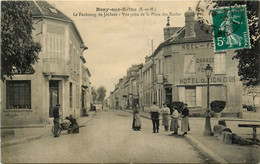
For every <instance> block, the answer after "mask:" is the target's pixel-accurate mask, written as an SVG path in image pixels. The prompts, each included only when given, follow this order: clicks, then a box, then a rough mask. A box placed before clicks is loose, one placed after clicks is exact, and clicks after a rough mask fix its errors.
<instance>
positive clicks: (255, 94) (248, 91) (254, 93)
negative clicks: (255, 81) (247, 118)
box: [243, 86, 260, 112]
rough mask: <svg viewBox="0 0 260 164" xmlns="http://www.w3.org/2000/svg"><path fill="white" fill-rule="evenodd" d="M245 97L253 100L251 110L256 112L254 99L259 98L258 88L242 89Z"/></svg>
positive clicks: (259, 87)
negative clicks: (247, 96)
mask: <svg viewBox="0 0 260 164" xmlns="http://www.w3.org/2000/svg"><path fill="white" fill-rule="evenodd" d="M243 91H244V93H245V94H246V95H249V96H251V97H252V99H253V110H254V112H256V107H255V98H257V97H259V96H260V86H246V87H244V88H243Z"/></svg>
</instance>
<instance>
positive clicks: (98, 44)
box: [49, 1, 198, 96]
mask: <svg viewBox="0 0 260 164" xmlns="http://www.w3.org/2000/svg"><path fill="white" fill-rule="evenodd" d="M49 2H50V3H51V4H53V5H55V7H56V8H57V9H58V10H60V11H61V12H63V13H64V14H65V15H66V16H68V17H69V18H70V19H72V20H73V21H74V23H75V25H76V26H77V28H78V30H79V33H80V35H81V37H82V39H83V41H84V43H85V45H86V46H87V47H88V50H86V51H84V54H83V55H84V57H85V59H86V62H87V63H86V66H87V67H88V68H89V70H90V73H91V78H90V81H91V85H92V86H94V87H95V88H96V89H97V88H98V87H99V86H104V87H105V88H106V90H107V96H108V95H109V92H110V91H113V90H114V88H115V84H116V83H118V81H119V79H120V78H122V77H123V76H125V75H126V71H127V69H128V68H129V67H131V65H133V64H141V63H144V61H145V56H150V55H151V53H152V50H155V49H156V48H157V47H158V45H159V44H160V43H161V42H163V40H164V37H163V28H164V27H165V26H166V23H167V14H168V15H169V14H171V15H170V24H171V26H172V27H182V26H184V21H185V19H184V13H185V12H186V11H187V10H188V8H189V7H191V9H192V10H193V11H195V7H196V5H197V3H198V2H197V1H181V2H180V1H73V2H72V1H49ZM97 8H100V9H103V10H104V9H106V8H109V9H111V8H113V9H115V8H116V9H117V8H125V9H127V11H111V10H109V11H107V12H106V11H97ZM151 8H152V10H151ZM123 12H124V14H125V15H124V14H123ZM104 13H106V14H105V16H104ZM107 14H112V15H113V16H111V15H108V16H107ZM127 14H129V15H127ZM131 14H132V16H131ZM152 40H153V41H152ZM152 42H153V45H152V44H151V43H152Z"/></svg>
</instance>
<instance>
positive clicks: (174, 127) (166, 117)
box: [132, 102, 190, 136]
mask: <svg viewBox="0 0 260 164" xmlns="http://www.w3.org/2000/svg"><path fill="white" fill-rule="evenodd" d="M150 115H151V120H152V123H153V133H159V125H160V115H162V125H163V126H164V129H165V131H169V130H170V131H173V133H172V134H171V135H178V129H179V127H180V126H179V123H178V118H179V112H178V110H177V107H176V106H174V107H173V111H172V113H171V111H170V108H169V107H167V104H166V103H164V104H163V108H162V109H160V108H159V107H158V106H157V102H153V105H152V106H151V107H150ZM180 117H181V131H182V134H181V135H183V136H184V135H186V134H187V133H188V131H190V126H189V109H188V108H187V104H184V107H183V110H182V112H181V115H180ZM170 119H171V120H170ZM169 122H170V124H169ZM169 125H170V129H169ZM132 129H133V130H140V129H141V116H140V113H139V111H138V110H137V109H135V110H134V111H133V124H132Z"/></svg>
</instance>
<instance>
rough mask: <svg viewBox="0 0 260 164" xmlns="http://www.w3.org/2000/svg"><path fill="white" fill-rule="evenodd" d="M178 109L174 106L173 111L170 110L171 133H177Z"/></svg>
mask: <svg viewBox="0 0 260 164" xmlns="http://www.w3.org/2000/svg"><path fill="white" fill-rule="evenodd" d="M178 116H179V113H178V110H177V107H176V106H174V107H173V112H172V115H171V117H172V120H171V127H170V131H173V133H172V134H171V135H175V134H176V135H178V128H179V123H178Z"/></svg>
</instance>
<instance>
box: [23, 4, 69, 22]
mask: <svg viewBox="0 0 260 164" xmlns="http://www.w3.org/2000/svg"><path fill="white" fill-rule="evenodd" d="M28 3H29V5H30V7H31V10H32V16H33V17H41V16H43V17H50V18H54V19H55V18H56V19H61V20H64V21H69V22H72V20H71V19H70V18H68V17H67V16H66V15H64V14H63V13H62V12H60V11H59V10H58V9H57V8H55V7H53V6H52V5H50V4H49V3H48V2H45V1H28Z"/></svg>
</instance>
